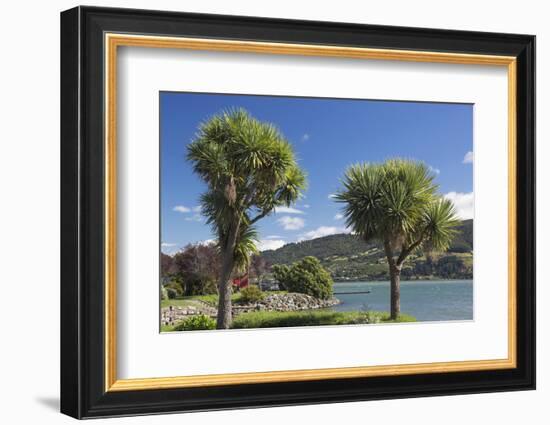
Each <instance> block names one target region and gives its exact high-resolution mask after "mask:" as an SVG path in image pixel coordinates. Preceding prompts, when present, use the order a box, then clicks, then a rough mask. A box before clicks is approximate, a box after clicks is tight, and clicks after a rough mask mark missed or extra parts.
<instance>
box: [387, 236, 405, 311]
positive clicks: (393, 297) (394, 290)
mask: <svg viewBox="0 0 550 425" xmlns="http://www.w3.org/2000/svg"><path fill="white" fill-rule="evenodd" d="M384 251H385V252H386V258H387V259H388V266H389V268H390V318H391V319H392V320H395V319H397V317H398V316H399V314H400V313H401V302H400V299H401V293H400V281H401V265H402V263H400V262H396V261H395V258H394V256H393V249H392V247H391V244H390V241H389V240H388V239H385V240H384Z"/></svg>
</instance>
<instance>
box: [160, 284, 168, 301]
mask: <svg viewBox="0 0 550 425" xmlns="http://www.w3.org/2000/svg"><path fill="white" fill-rule="evenodd" d="M160 299H161V300H167V299H168V292H167V291H166V288H165V287H164V285H160Z"/></svg>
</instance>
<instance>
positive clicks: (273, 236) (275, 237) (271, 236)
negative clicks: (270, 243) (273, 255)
mask: <svg viewBox="0 0 550 425" xmlns="http://www.w3.org/2000/svg"><path fill="white" fill-rule="evenodd" d="M265 238H266V239H283V237H282V236H279V235H269V236H266V237H265Z"/></svg>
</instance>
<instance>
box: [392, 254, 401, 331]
mask: <svg viewBox="0 0 550 425" xmlns="http://www.w3.org/2000/svg"><path fill="white" fill-rule="evenodd" d="M400 283H401V269H400V268H399V267H397V266H395V265H393V266H391V267H390V318H391V319H392V320H395V319H397V317H398V316H399V314H400V313H401V301H400V300H401V292H400Z"/></svg>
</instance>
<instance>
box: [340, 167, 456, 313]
mask: <svg viewBox="0 0 550 425" xmlns="http://www.w3.org/2000/svg"><path fill="white" fill-rule="evenodd" d="M433 180H434V176H433V175H432V173H431V172H430V170H429V168H428V167H427V166H426V165H425V164H423V163H421V162H417V161H411V160H404V159H391V160H388V161H386V162H384V163H382V164H369V163H366V164H357V165H353V166H351V167H350V168H349V169H348V170H347V171H346V174H345V177H344V181H343V186H344V187H343V190H341V191H340V192H339V193H337V195H336V200H337V201H338V202H342V203H344V204H345V206H344V217H345V218H346V223H347V225H348V226H349V227H350V228H351V229H352V230H353V231H354V232H355V233H357V234H358V235H360V236H362V237H363V238H364V239H365V240H371V239H378V240H380V241H381V242H383V244H384V247H385V250H386V256H387V258H388V265H389V268H390V276H391V279H392V312H391V314H392V317H394V318H395V317H396V316H397V315H398V314H399V310H400V306H399V275H400V272H401V267H402V265H403V262H404V261H405V260H406V259H407V257H408V256H409V254H411V253H412V252H413V251H414V250H417V249H420V248H424V249H425V250H436V251H444V250H446V249H447V248H448V246H449V244H450V242H451V241H452V238H453V237H454V235H455V230H454V227H455V226H457V225H458V223H459V220H458V218H457V217H456V213H455V210H454V206H453V204H452V202H451V201H449V200H448V199H445V198H442V197H441V196H440V195H438V193H437V189H438V186H437V185H436V184H435V183H434V182H433Z"/></svg>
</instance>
